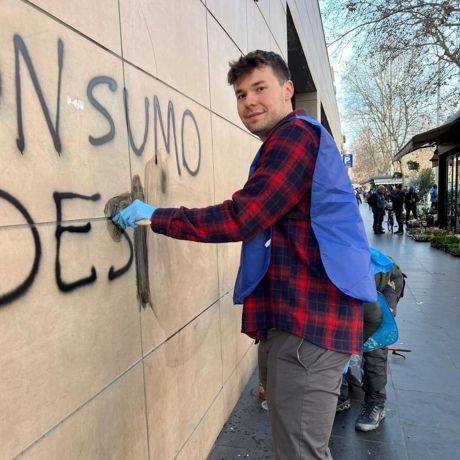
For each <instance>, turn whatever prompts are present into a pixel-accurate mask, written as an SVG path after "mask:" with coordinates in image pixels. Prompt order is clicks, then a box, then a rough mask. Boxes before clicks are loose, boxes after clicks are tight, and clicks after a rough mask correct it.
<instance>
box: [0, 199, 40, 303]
mask: <svg viewBox="0 0 460 460" xmlns="http://www.w3.org/2000/svg"><path fill="white" fill-rule="evenodd" d="M0 198H3V199H4V200H6V201H8V202H9V203H10V204H12V205H13V206H14V207H15V208H16V209H17V210H18V211H19V212H20V213H21V214H22V215H23V216H24V219H25V220H26V222H27V223H28V224H29V226H30V231H31V232H32V237H33V239H34V246H35V256H34V261H33V263H32V268H31V270H30V273H29V274H28V275H27V278H26V279H25V280H24V281H23V282H22V283H21V284H20V285H19V286H18V287H17V288H15V289H13V290H12V291H10V292H7V293H6V294H3V295H1V294H0V307H1V306H3V305H6V304H8V303H11V302H13V301H14V300H16V299H18V298H19V297H21V296H22V295H24V294H25V293H26V292H27V291H28V289H30V287H31V286H32V284H33V282H34V279H35V277H36V276H37V273H38V267H39V265H40V259H41V255H42V248H41V244H40V237H39V235H38V230H37V229H36V227H35V225H34V221H33V219H32V217H31V216H30V214H29V213H28V212H27V209H26V208H25V207H24V206H23V205H22V204H21V203H20V202H19V201H18V200H17V199H16V198H14V197H13V196H11V195H10V194H9V193H7V192H5V191H3V190H0Z"/></svg>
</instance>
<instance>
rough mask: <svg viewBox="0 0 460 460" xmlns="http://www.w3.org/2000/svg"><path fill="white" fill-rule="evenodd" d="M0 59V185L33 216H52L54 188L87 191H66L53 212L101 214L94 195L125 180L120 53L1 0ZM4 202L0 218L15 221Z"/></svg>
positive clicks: (18, 217)
mask: <svg viewBox="0 0 460 460" xmlns="http://www.w3.org/2000/svg"><path fill="white" fill-rule="evenodd" d="M15 50H16V53H15ZM15 54H16V55H17V57H18V59H17V60H16V62H15ZM0 62H1V69H0V71H1V79H2V83H1V85H2V90H1V91H2V94H1V104H0V120H1V121H0V142H1V146H2V155H0V170H1V171H2V174H1V177H0V189H1V190H3V191H4V192H6V193H7V194H8V195H10V196H12V197H13V198H14V199H16V200H18V201H19V202H20V203H21V205H22V206H24V207H25V209H26V210H27V212H28V213H29V214H30V217H31V219H32V220H33V221H34V222H35V223H38V222H51V221H55V220H57V208H56V203H55V199H54V197H53V193H54V192H69V193H73V194H78V195H83V196H84V197H86V198H82V197H74V198H75V199H73V200H71V203H70V202H69V200H67V203H66V204H65V205H63V207H62V220H71V219H78V218H82V217H101V216H103V206H98V205H95V204H94V203H95V202H96V201H97V200H96V198H97V197H98V200H99V201H101V202H104V198H106V197H110V196H113V195H114V194H115V191H116V190H117V189H118V188H119V187H123V188H127V187H128V184H129V182H128V180H129V177H128V176H127V175H126V174H125V171H126V170H127V169H128V167H129V163H128V161H129V157H128V155H127V137H126V129H124V110H123V94H122V86H123V74H122V66H121V62H120V60H119V59H118V58H116V57H114V56H113V55H112V54H111V53H109V52H107V51H104V50H103V49H102V48H100V47H97V46H95V45H94V44H92V43H90V42H89V41H87V40H85V39H84V38H82V37H81V36H79V35H78V34H76V33H75V32H72V31H71V30H69V29H67V28H66V27H64V26H62V25H60V24H58V23H57V22H56V21H53V20H52V19H50V18H49V17H47V16H46V15H44V14H41V13H39V12H38V11H37V10H36V9H35V8H32V7H30V6H28V5H26V4H25V3H23V2H17V1H13V0H4V1H2V27H1V28H0ZM27 63H29V67H30V69H29V68H28V65H27ZM31 74H32V75H33V78H32V77H31ZM37 94H40V95H41V97H42V100H43V105H44V107H45V112H46V113H47V114H48V122H47V119H46V117H45V115H44V111H43V110H42V108H41V104H40V102H39V101H40V99H39V97H38V96H37ZM19 96H20V98H19ZM18 98H19V101H20V103H17V100H18ZM58 100H59V104H58ZM57 108H59V121H58V122H57V120H56V119H57V113H58V109H57ZM103 111H106V113H105V114H103ZM20 121H22V122H21V123H20ZM111 125H112V126H111ZM21 131H22V132H23V135H21ZM108 179H109V180H108ZM93 195H97V197H93V198H94V199H95V200H96V201H91V200H90V199H89V197H92V196H93ZM3 198H4V197H3ZM9 202H11V200H9ZM9 202H7V201H5V199H0V209H1V210H0V212H1V215H2V222H1V223H2V225H14V224H23V223H24V222H25V219H24V216H23V214H24V213H18V212H17V210H16V208H15V207H13V206H11V205H10V204H9Z"/></svg>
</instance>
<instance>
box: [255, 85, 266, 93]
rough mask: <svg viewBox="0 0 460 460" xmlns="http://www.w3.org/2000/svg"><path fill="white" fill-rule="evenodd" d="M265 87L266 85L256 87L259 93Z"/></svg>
mask: <svg viewBox="0 0 460 460" xmlns="http://www.w3.org/2000/svg"><path fill="white" fill-rule="evenodd" d="M264 89H265V86H259V87H258V88H257V89H256V91H257V92H258V93H261V92H262V91H263V90H264Z"/></svg>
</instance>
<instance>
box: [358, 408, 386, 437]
mask: <svg viewBox="0 0 460 460" xmlns="http://www.w3.org/2000/svg"><path fill="white" fill-rule="evenodd" d="M384 417H385V407H384V406H382V405H379V404H378V403H375V402H370V403H364V405H363V408H362V409H361V415H360V416H359V417H358V418H357V420H356V423H355V429H356V430H359V431H372V430H375V429H376V428H378V427H379V425H380V421H381V420H383V418H384Z"/></svg>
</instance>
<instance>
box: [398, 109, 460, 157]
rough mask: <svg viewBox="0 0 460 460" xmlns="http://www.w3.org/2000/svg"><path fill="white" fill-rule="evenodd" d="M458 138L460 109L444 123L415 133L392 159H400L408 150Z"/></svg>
mask: <svg viewBox="0 0 460 460" xmlns="http://www.w3.org/2000/svg"><path fill="white" fill-rule="evenodd" d="M459 139H460V110H459V111H458V112H456V113H455V114H454V115H453V116H452V117H450V118H448V119H447V121H446V123H444V124H443V125H441V126H438V127H437V128H434V129H430V130H429V131H425V132H424V133H420V134H417V135H415V136H414V137H413V138H412V139H411V140H410V141H409V142H408V143H407V144H406V145H405V146H404V147H403V148H402V149H401V150H400V151H399V152H398V153H397V154H396V155H395V156H394V158H393V161H398V160H400V159H401V158H402V157H403V156H404V155H407V154H408V153H410V152H413V151H415V150H418V149H421V148H423V147H429V146H432V145H439V144H444V143H450V142H454V141H456V142H458V141H459Z"/></svg>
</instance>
